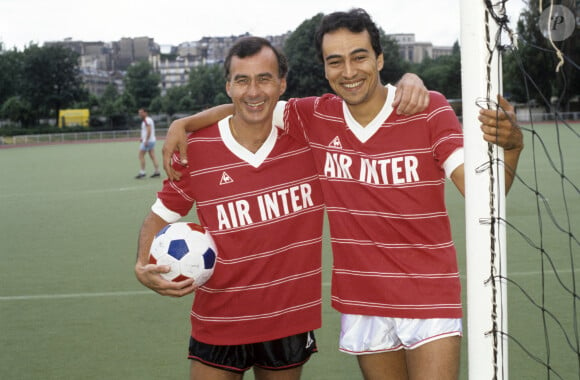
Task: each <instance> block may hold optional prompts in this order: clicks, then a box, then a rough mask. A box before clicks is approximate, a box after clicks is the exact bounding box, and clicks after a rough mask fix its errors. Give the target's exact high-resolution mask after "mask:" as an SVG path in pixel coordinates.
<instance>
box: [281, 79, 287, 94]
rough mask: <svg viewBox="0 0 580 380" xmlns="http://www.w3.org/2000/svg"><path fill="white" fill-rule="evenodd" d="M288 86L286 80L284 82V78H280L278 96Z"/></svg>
mask: <svg viewBox="0 0 580 380" xmlns="http://www.w3.org/2000/svg"><path fill="white" fill-rule="evenodd" d="M287 86H288V82H286V78H283V79H281V80H280V96H282V94H283V93H285V92H286V88H287Z"/></svg>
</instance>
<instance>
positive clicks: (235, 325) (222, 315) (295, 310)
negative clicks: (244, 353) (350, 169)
mask: <svg viewBox="0 0 580 380" xmlns="http://www.w3.org/2000/svg"><path fill="white" fill-rule="evenodd" d="M187 154H188V160H189V167H188V171H189V172H188V173H187V174H189V175H188V176H185V175H184V177H186V178H184V179H182V180H180V181H177V182H169V181H165V182H164V186H163V190H162V191H161V192H159V193H158V202H156V205H154V206H153V211H154V212H156V213H158V214H159V215H160V216H161V217H163V218H164V219H165V220H167V221H171V222H172V221H175V219H176V217H177V218H178V217H179V216H185V215H187V213H188V212H189V211H190V209H191V208H192V207H193V205H194V204H195V205H196V209H197V214H198V217H199V221H200V223H201V224H202V225H204V226H205V227H207V228H208V229H209V231H210V233H211V234H212V237H213V238H214V240H215V242H216V245H217V248H218V259H217V264H216V267H215V271H214V274H213V276H212V277H211V278H210V279H209V281H208V282H206V283H205V285H204V286H202V287H201V288H200V289H198V290H197V291H196V293H195V297H194V301H193V306H192V311H191V324H192V336H193V337H194V338H195V339H196V340H199V341H202V342H205V343H209V344H214V345H233V344H246V343H254V342H262V341H268V340H272V339H278V338H282V337H286V336H290V335H294V334H298V333H302V332H305V331H309V330H314V329H317V328H319V327H320V326H321V249H322V221H323V211H324V204H323V199H322V191H321V188H320V182H319V180H318V176H317V173H316V171H315V168H314V163H313V159H312V153H311V151H310V149H309V147H308V146H307V145H306V144H304V142H303V141H299V140H297V139H295V138H293V137H291V136H289V135H288V134H286V133H284V132H283V131H281V130H279V129H278V128H272V132H271V134H270V136H269V137H268V139H267V140H266V141H265V142H264V144H263V145H262V147H261V148H260V149H259V150H258V151H257V152H256V153H255V154H253V153H251V152H250V151H248V150H246V149H245V148H244V147H242V146H241V145H239V144H238V143H237V142H236V141H235V139H234V138H233V137H232V135H231V133H230V130H229V126H228V119H225V120H222V121H220V122H219V123H218V124H216V125H213V126H211V127H209V128H205V129H203V130H201V131H198V132H196V133H193V134H191V135H189V137H188V150H187Z"/></svg>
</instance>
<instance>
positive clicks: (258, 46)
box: [224, 36, 288, 80]
mask: <svg viewBox="0 0 580 380" xmlns="http://www.w3.org/2000/svg"><path fill="white" fill-rule="evenodd" d="M263 47H267V48H270V49H272V51H273V52H274V54H276V59H277V60H278V76H279V77H280V78H285V77H286V74H288V60H287V59H286V56H285V55H284V54H282V53H281V52H279V51H278V49H276V48H275V47H274V46H272V44H271V43H270V41H268V40H267V39H265V38H262V37H254V36H249V37H242V38H240V39H239V40H237V41H236V42H235V43H234V45H233V46H232V47H231V49H230V50H229V52H228V55H227V57H226V60H225V61H224V73H225V76H226V80H229V79H230V65H231V63H232V57H238V58H246V57H251V56H253V55H256V54H258V53H259V52H260V50H262V48H263Z"/></svg>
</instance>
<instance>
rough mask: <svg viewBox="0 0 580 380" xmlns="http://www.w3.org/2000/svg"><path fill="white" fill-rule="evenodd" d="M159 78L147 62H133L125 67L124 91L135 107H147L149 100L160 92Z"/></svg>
mask: <svg viewBox="0 0 580 380" xmlns="http://www.w3.org/2000/svg"><path fill="white" fill-rule="evenodd" d="M160 80H161V78H160V76H159V74H158V73H156V72H154V71H153V67H152V66H151V64H149V62H147V61H138V62H135V63H134V64H132V65H131V66H129V68H128V69H127V76H126V77H125V92H126V93H127V94H128V95H130V97H131V98H132V99H133V102H134V103H135V105H136V106H137V107H149V106H150V104H151V101H152V100H153V99H155V98H156V97H157V96H159V94H160V93H161V90H160V88H159V82H160ZM127 105H129V104H127ZM135 105H133V106H135Z"/></svg>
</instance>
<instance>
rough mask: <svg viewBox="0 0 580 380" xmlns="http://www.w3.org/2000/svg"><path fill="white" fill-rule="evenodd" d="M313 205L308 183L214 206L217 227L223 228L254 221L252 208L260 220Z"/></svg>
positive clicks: (244, 224) (310, 188)
mask: <svg viewBox="0 0 580 380" xmlns="http://www.w3.org/2000/svg"><path fill="white" fill-rule="evenodd" d="M313 205H314V202H313V201H312V187H311V186H310V184H308V183H305V184H301V185H297V186H291V187H289V188H286V189H281V190H277V191H272V192H271V193H265V194H261V195H258V196H256V197H253V198H250V199H238V200H235V201H232V202H227V203H221V204H218V205H217V206H216V211H217V218H218V229H219V230H225V229H229V228H235V227H241V226H246V225H249V224H252V223H254V220H253V219H252V215H256V213H255V212H252V211H254V208H256V209H257V210H258V216H259V218H260V221H266V220H271V219H275V218H278V217H280V216H284V215H288V214H291V213H295V212H299V211H301V210H303V209H304V208H307V207H312V206H313Z"/></svg>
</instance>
